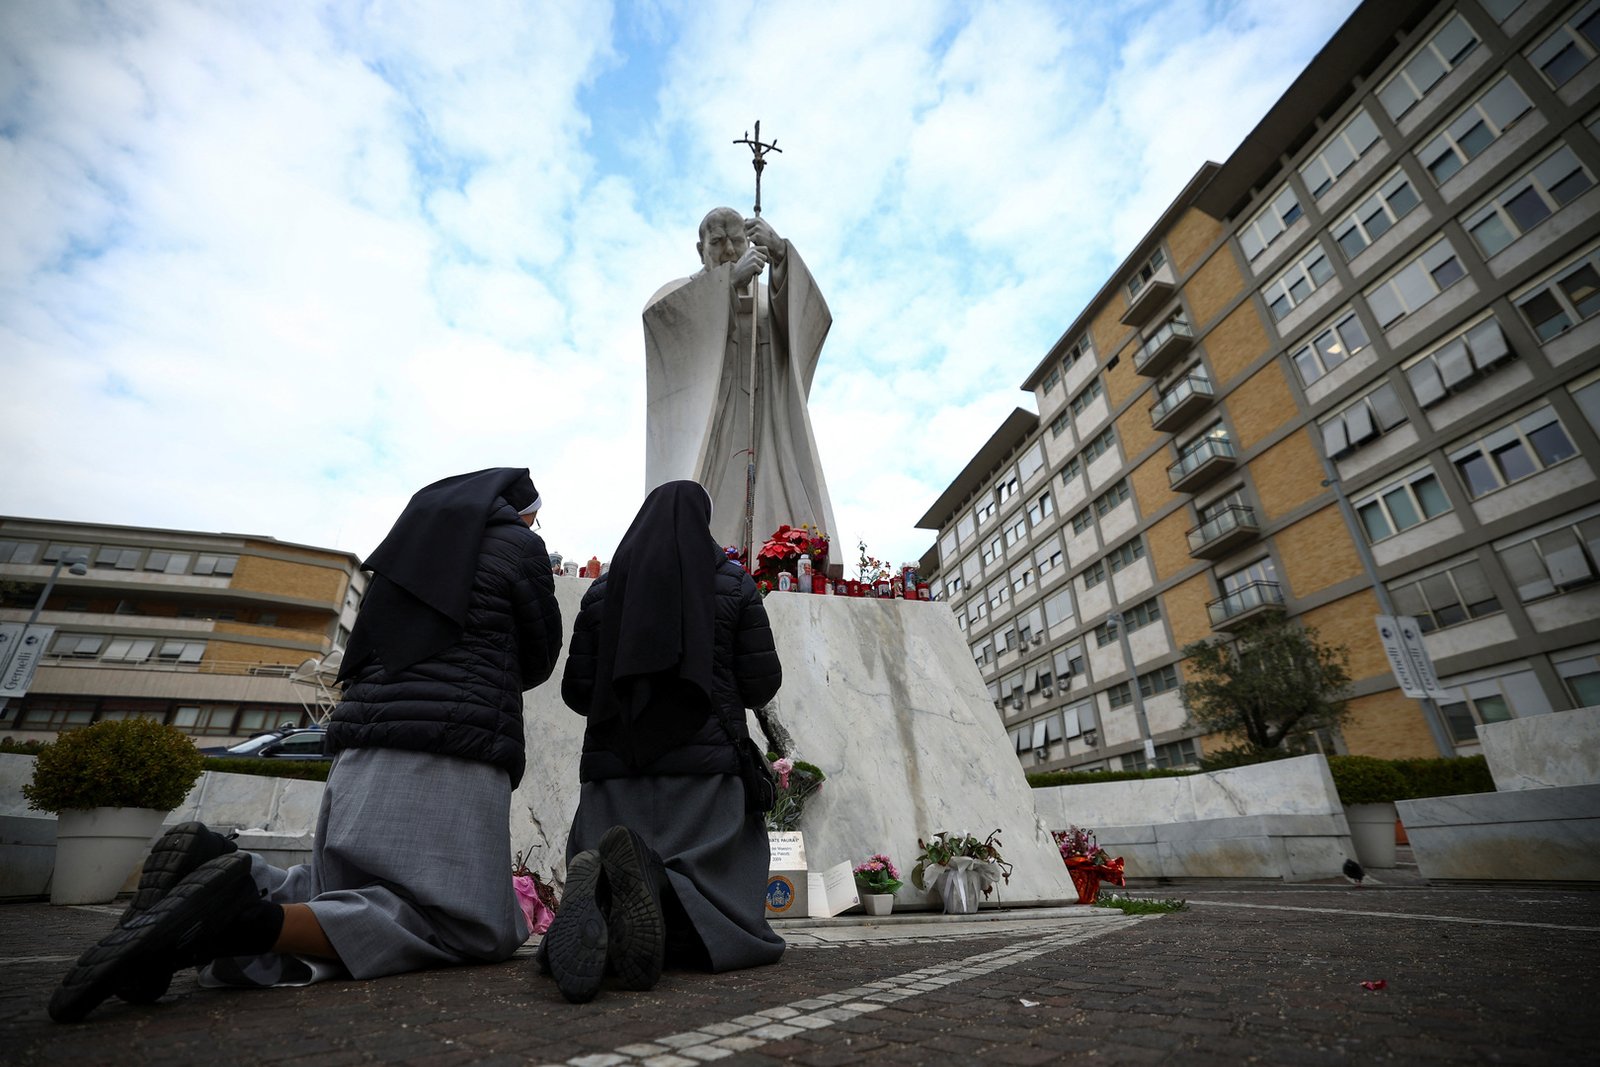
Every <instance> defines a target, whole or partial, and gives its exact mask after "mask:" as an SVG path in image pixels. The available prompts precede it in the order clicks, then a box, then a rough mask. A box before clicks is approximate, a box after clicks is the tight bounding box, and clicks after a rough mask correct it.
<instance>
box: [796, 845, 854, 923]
mask: <svg viewBox="0 0 1600 1067" xmlns="http://www.w3.org/2000/svg"><path fill="white" fill-rule="evenodd" d="M806 898H807V899H806V916H807V918H811V919H831V918H833V917H834V916H835V915H837V914H839V913H840V912H841V911H843V910H844V909H846V908H853V907H855V906H856V905H857V904H859V903H861V897H860V896H858V895H857V893H856V876H855V874H854V873H852V872H851V870H850V863H849V861H848V860H847V861H846V862H844V863H838V864H835V865H834V866H832V867H829V868H828V869H827V870H825V871H807V872H806Z"/></svg>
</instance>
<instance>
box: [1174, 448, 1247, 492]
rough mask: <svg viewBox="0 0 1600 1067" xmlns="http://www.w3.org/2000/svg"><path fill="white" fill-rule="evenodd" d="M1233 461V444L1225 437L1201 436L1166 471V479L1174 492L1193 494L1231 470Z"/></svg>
mask: <svg viewBox="0 0 1600 1067" xmlns="http://www.w3.org/2000/svg"><path fill="white" fill-rule="evenodd" d="M1235 462H1236V461H1235V459H1234V456H1233V442H1231V441H1229V440H1228V439H1227V438H1226V437H1204V438H1201V439H1200V441H1198V442H1197V443H1196V444H1194V445H1193V446H1191V447H1190V448H1189V449H1188V451H1186V452H1184V454H1183V455H1181V456H1179V457H1178V462H1176V463H1174V464H1172V465H1171V466H1169V467H1168V468H1167V480H1168V481H1169V482H1171V484H1172V488H1173V490H1174V491H1175V492H1179V493H1189V492H1193V491H1194V490H1195V489H1198V488H1199V487H1200V486H1202V485H1205V484H1206V483H1208V482H1210V481H1212V480H1213V479H1215V478H1217V477H1218V476H1220V475H1222V474H1223V473H1225V472H1227V471H1229V470H1232V469H1233V467H1234V464H1235Z"/></svg>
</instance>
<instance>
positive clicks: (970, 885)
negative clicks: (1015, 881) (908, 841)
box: [911, 829, 1011, 915]
mask: <svg viewBox="0 0 1600 1067" xmlns="http://www.w3.org/2000/svg"><path fill="white" fill-rule="evenodd" d="M917 847H918V848H920V849H922V853H921V855H919V856H918V857H917V865H916V866H915V867H913V868H911V884H912V885H914V886H916V887H917V888H918V889H921V890H924V891H926V890H927V888H928V884H927V872H928V871H930V870H932V871H935V872H936V873H935V882H934V884H935V885H936V886H937V887H938V890H939V896H940V897H941V898H943V900H944V911H945V914H946V915H971V914H973V913H974V912H976V911H977V910H978V892H979V891H980V890H981V891H982V892H983V895H984V896H985V897H987V896H988V895H989V893H990V891H991V890H993V889H994V887H995V885H996V884H998V883H999V882H1001V881H1006V882H1009V881H1011V864H1009V863H1007V862H1006V861H1005V860H1004V859H1003V858H1001V855H1000V831H999V830H998V829H997V830H994V831H992V832H991V833H990V834H989V836H988V837H985V838H977V837H974V836H973V835H971V834H969V833H964V832H957V833H950V832H949V831H947V830H940V831H939V832H938V833H936V834H934V835H933V839H932V840H929V841H924V840H923V839H922V838H920V837H919V838H917Z"/></svg>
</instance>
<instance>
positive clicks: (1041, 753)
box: [1033, 746, 1050, 760]
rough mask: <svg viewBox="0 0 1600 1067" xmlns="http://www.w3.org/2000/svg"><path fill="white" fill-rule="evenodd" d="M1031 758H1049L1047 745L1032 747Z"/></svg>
mask: <svg viewBox="0 0 1600 1067" xmlns="http://www.w3.org/2000/svg"><path fill="white" fill-rule="evenodd" d="M1033 758H1034V759H1037V760H1043V759H1049V758H1050V748H1049V746H1045V747H1044V748H1036V749H1034V750H1033Z"/></svg>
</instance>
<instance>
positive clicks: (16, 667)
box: [0, 623, 56, 700]
mask: <svg viewBox="0 0 1600 1067" xmlns="http://www.w3.org/2000/svg"><path fill="white" fill-rule="evenodd" d="M15 625H16V624H15V623H9V624H7V626H8V627H9V626H15ZM19 629H20V627H19ZM55 632H56V628H55V627H54V626H44V625H40V624H35V625H33V626H29V627H28V628H27V629H25V630H23V631H22V635H21V636H20V637H18V638H16V639H14V640H12V641H9V642H7V643H8V644H11V645H14V646H15V647H13V648H11V649H10V653H11V657H10V659H8V660H6V661H5V668H4V670H3V671H0V697H8V698H10V699H13V700H14V699H16V698H17V697H23V696H27V695H28V686H30V685H32V684H33V673H34V671H36V670H38V669H39V660H41V659H42V658H44V650H45V648H46V647H47V646H48V645H49V644H50V638H51V637H52V636H54V634H55Z"/></svg>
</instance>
